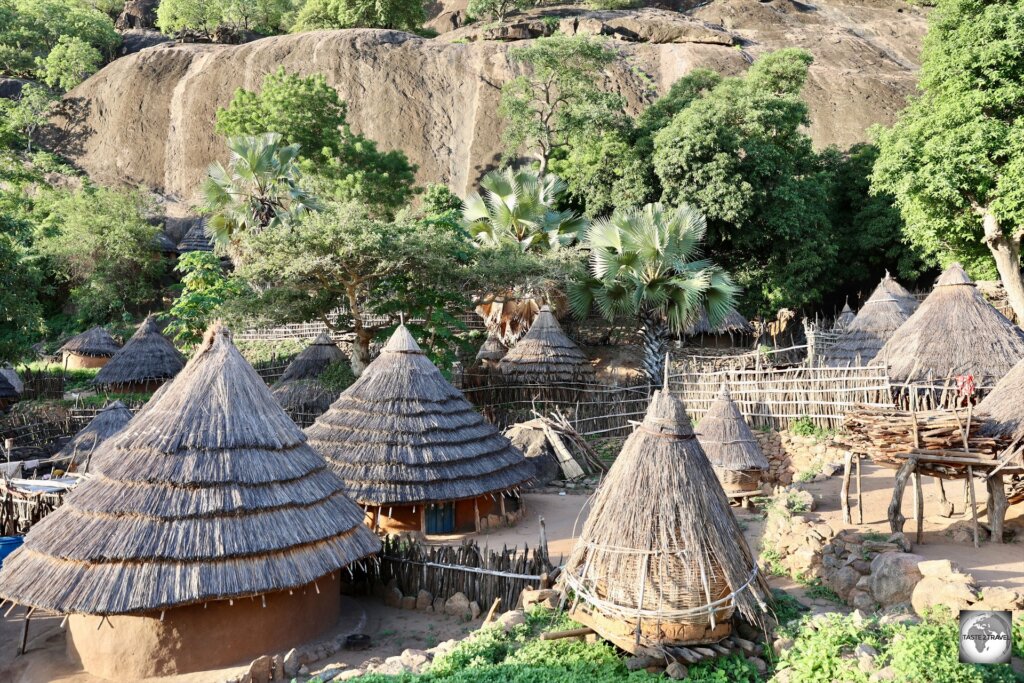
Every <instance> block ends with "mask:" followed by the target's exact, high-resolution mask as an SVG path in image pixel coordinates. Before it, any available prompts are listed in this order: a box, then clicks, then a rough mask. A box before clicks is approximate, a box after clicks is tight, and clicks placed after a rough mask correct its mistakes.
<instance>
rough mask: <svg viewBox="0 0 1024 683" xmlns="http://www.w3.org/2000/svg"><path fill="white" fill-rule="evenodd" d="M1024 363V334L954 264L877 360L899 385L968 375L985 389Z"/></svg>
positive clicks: (891, 338) (958, 266)
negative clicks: (886, 368) (1020, 362)
mask: <svg viewBox="0 0 1024 683" xmlns="http://www.w3.org/2000/svg"><path fill="white" fill-rule="evenodd" d="M1022 358H1024V331H1021V329H1020V328H1019V327H1017V326H1016V325H1014V324H1013V323H1012V322H1010V321H1009V320H1008V319H1007V318H1006V316H1004V315H1003V314H1002V313H1000V312H999V311H997V310H996V309H995V308H994V307H993V306H992V305H991V304H989V303H988V302H987V301H985V299H984V297H982V296H981V293H980V292H978V288H977V287H975V285H974V282H973V281H972V280H971V278H970V277H968V276H967V273H966V272H964V269H963V268H962V267H961V266H960V264H959V263H954V264H953V265H951V266H950V267H949V268H947V269H946V271H945V272H944V273H942V275H941V276H939V279H938V280H937V281H936V282H935V288H934V289H933V290H932V292H931V293H930V294H929V295H928V298H926V299H925V300H924V301H923V302H922V303H921V305H920V306H919V307H918V309H917V310H916V311H915V312H914V314H913V315H911V316H910V317H909V318H908V319H907V321H906V322H905V323H903V324H902V325H901V326H900V328H899V329H898V330H896V332H894V333H893V335H892V337H890V338H889V341H887V342H886V343H885V346H883V347H882V349H881V351H879V352H878V356H877V359H878V360H880V361H884V362H885V364H886V365H887V366H888V368H889V377H890V378H891V379H892V380H893V381H894V382H899V383H905V382H909V383H932V384H939V385H941V384H944V383H945V382H946V381H947V379H948V378H951V377H955V376H957V375H968V374H969V375H972V376H973V377H974V382H975V384H976V386H978V387H979V388H988V389H991V388H992V387H994V386H995V384H996V383H997V382H998V381H999V380H1001V379H1002V378H1003V377H1004V376H1005V375H1006V374H1007V373H1008V372H1009V371H1010V370H1011V369H1012V368H1013V366H1014V365H1016V364H1017V362H1018V361H1019V360H1021V359H1022Z"/></svg>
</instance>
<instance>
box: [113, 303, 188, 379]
mask: <svg viewBox="0 0 1024 683" xmlns="http://www.w3.org/2000/svg"><path fill="white" fill-rule="evenodd" d="M184 366H185V357H184V356H183V355H181V352H180V351H178V349H176V348H174V344H172V343H171V342H170V341H168V339H167V338H166V337H165V336H163V335H162V334H160V330H159V329H158V328H157V325H156V318H155V317H154V316H153V315H152V314H150V315H148V316H146V319H145V320H144V321H142V324H141V325H139V329H137V330H136V331H135V334H133V335H132V338H131V339H129V340H128V343H127V344H125V345H124V348H122V349H121V350H120V351H118V352H117V353H116V354H114V357H113V358H111V359H110V362H109V363H107V364H106V365H104V366H103V367H102V368H101V369H100V371H99V372H98V373H96V377H95V378H94V379H93V383H94V384H96V385H97V386H118V385H129V384H143V383H146V382H152V381H162V380H168V379H171V378H172V377H174V376H175V375H177V374H178V373H179V372H181V369H182V368H183V367H184Z"/></svg>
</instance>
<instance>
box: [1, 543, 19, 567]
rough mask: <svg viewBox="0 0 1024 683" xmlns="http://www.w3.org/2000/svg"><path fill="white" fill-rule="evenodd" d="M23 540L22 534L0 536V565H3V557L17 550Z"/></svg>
mask: <svg viewBox="0 0 1024 683" xmlns="http://www.w3.org/2000/svg"><path fill="white" fill-rule="evenodd" d="M24 542H25V537H24V536H0V567H2V566H4V558H6V557H7V556H8V555H10V554H11V553H13V552H14V551H15V550H17V549H18V547H19V546H21V544H22V543H24Z"/></svg>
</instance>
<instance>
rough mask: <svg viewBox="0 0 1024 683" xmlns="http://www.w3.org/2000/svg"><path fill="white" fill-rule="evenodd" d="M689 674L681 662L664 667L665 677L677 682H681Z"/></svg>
mask: <svg viewBox="0 0 1024 683" xmlns="http://www.w3.org/2000/svg"><path fill="white" fill-rule="evenodd" d="M689 674H690V672H689V670H688V669H687V668H686V665H685V664H683V663H682V662H672V663H671V664H669V665H668V666H667V667H665V675H666V676H668V677H669V678H672V679H675V680H677V681H681V680H683V679H684V678H686V677H687V676H688V675H689Z"/></svg>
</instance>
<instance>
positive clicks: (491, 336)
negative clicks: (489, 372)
mask: <svg viewBox="0 0 1024 683" xmlns="http://www.w3.org/2000/svg"><path fill="white" fill-rule="evenodd" d="M507 353H508V349H506V348H505V345H504V344H502V343H501V339H499V338H498V333H497V332H495V331H494V330H490V331H489V332H488V333H487V339H486V340H485V341H484V343H483V346H481V347H480V350H479V351H477V352H476V359H477V360H479V361H485V360H486V361H492V362H496V361H500V360H501V359H502V358H504V357H505V354H507Z"/></svg>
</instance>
